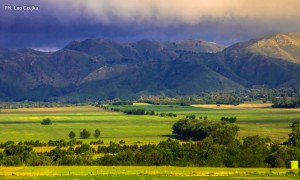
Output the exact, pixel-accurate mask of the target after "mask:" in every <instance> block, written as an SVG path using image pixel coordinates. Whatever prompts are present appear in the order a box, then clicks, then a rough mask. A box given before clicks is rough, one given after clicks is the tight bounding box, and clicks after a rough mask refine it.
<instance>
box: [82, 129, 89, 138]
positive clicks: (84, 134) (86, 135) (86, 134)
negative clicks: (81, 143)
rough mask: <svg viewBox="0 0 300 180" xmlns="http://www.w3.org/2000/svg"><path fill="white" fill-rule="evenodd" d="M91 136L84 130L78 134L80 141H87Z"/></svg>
mask: <svg viewBox="0 0 300 180" xmlns="http://www.w3.org/2000/svg"><path fill="white" fill-rule="evenodd" d="M90 136H91V133H90V132H89V131H87V130H86V129H83V130H82V131H81V132H80V138H81V139H87V138H89V137H90Z"/></svg>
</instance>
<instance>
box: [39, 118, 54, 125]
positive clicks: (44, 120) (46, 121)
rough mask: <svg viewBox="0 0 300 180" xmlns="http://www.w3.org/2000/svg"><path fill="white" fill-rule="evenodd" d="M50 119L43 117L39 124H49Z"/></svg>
mask: <svg viewBox="0 0 300 180" xmlns="http://www.w3.org/2000/svg"><path fill="white" fill-rule="evenodd" d="M51 124H52V121H51V119H50V118H45V119H43V121H42V122H41V125H51Z"/></svg>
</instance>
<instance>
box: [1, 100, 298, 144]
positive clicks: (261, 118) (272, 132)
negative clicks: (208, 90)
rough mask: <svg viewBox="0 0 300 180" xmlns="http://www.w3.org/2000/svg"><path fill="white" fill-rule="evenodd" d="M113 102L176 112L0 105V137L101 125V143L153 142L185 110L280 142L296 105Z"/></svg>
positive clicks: (58, 135) (54, 135)
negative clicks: (151, 113) (47, 120)
mask: <svg viewBox="0 0 300 180" xmlns="http://www.w3.org/2000/svg"><path fill="white" fill-rule="evenodd" d="M221 106H222V105H221ZM248 106H249V105H248ZM117 107H118V108H129V109H130V108H139V109H145V110H148V111H150V110H154V111H155V112H157V113H161V112H172V113H176V114H178V117H176V118H174V117H160V116H146V115H124V114H122V113H119V112H111V111H107V110H103V109H101V108H97V107H92V106H74V107H59V108H31V109H30V108H29V109H8V110H6V109H3V110H2V111H1V112H0V142H5V141H7V140H13V141H27V140H40V141H48V140H50V139H52V140H55V139H68V133H69V132H70V131H74V132H75V133H76V134H77V137H78V135H79V132H80V131H81V130H82V129H84V128H86V129H87V130H89V131H90V132H92V133H93V131H94V130H95V129H97V128H98V129H100V130H101V140H103V141H104V142H105V143H108V142H109V141H119V140H125V141H126V143H137V142H138V143H139V142H141V143H157V142H159V141H161V140H165V139H167V138H168V137H170V136H172V129H171V127H172V125H173V123H174V122H175V121H177V120H178V119H180V118H182V117H184V116H185V115H190V114H195V115H197V116H208V119H210V120H216V121H219V119H220V118H221V117H222V116H226V117H231V116H236V117H237V118H238V122H237V124H238V125H239V126H240V128H241V129H240V133H239V135H240V136H248V135H256V134H259V135H262V136H269V137H271V138H272V139H279V140H280V141H284V140H286V139H287V137H288V134H289V133H290V131H291V129H290V124H291V122H293V121H295V120H300V110H299V109H272V108H257V107H253V105H252V107H248V108H225V109H221V108H217V109H215V108H208V107H206V108H204V107H190V106H187V107H181V106H167V105H160V106H157V105H148V104H138V103H135V104H134V105H133V106H117ZM44 118H50V119H51V120H52V121H53V124H52V125H49V126H43V125H41V124H40V123H41V121H42V119H44ZM90 140H96V139H93V138H90V139H88V141H90Z"/></svg>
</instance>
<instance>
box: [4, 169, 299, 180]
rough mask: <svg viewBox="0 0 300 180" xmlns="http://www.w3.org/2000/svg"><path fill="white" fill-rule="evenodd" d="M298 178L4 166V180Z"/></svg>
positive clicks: (242, 172)
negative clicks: (8, 179) (9, 179)
mask: <svg viewBox="0 0 300 180" xmlns="http://www.w3.org/2000/svg"><path fill="white" fill-rule="evenodd" d="M2 178H3V179H5V178H16V179H20V178H22V179H33V178H34V179H122V180H123V179H170V178H172V179H199V178H200V179H296V178H299V171H298V170H293V171H291V170H288V169H268V168H209V167H171V166H159V167H158V166H51V167H0V179H2Z"/></svg>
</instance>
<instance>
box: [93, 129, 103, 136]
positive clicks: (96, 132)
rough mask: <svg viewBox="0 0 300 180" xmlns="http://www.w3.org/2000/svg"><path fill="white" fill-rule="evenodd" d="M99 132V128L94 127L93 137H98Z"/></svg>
mask: <svg viewBox="0 0 300 180" xmlns="http://www.w3.org/2000/svg"><path fill="white" fill-rule="evenodd" d="M100 134H101V132H100V130H99V129H96V130H95V132H94V137H95V138H98V137H100Z"/></svg>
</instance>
